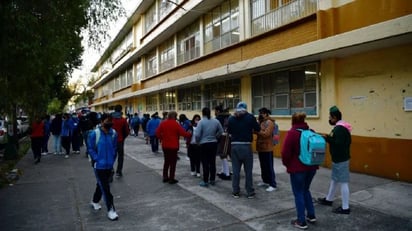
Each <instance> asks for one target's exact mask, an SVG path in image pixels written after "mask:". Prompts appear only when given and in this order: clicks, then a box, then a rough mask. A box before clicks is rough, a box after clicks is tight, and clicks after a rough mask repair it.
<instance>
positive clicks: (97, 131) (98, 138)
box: [94, 128, 116, 148]
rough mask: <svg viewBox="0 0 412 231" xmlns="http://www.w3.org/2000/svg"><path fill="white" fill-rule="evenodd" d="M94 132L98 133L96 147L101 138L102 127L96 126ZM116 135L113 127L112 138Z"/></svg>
mask: <svg viewBox="0 0 412 231" xmlns="http://www.w3.org/2000/svg"><path fill="white" fill-rule="evenodd" d="M94 132H95V133H96V143H95V146H94V147H95V148H97V144H98V143H99V140H100V128H95V129H94ZM115 136H116V131H115V130H114V129H113V135H112V139H114V137H115Z"/></svg>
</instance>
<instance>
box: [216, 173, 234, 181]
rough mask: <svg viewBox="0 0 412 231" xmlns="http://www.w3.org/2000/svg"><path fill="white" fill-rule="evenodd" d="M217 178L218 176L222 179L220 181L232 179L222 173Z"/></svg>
mask: <svg viewBox="0 0 412 231" xmlns="http://www.w3.org/2000/svg"><path fill="white" fill-rule="evenodd" d="M218 176H219V178H220V179H222V180H232V177H230V175H229V176H226V175H225V174H224V173H222V174H219V175H218Z"/></svg>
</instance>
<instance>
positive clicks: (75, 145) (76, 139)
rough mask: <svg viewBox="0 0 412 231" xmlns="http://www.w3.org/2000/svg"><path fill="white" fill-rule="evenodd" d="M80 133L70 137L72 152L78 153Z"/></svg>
mask: <svg viewBox="0 0 412 231" xmlns="http://www.w3.org/2000/svg"><path fill="white" fill-rule="evenodd" d="M80 139H81V137H80V133H77V132H75V133H73V135H72V149H73V151H80Z"/></svg>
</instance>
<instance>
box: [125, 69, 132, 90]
mask: <svg viewBox="0 0 412 231" xmlns="http://www.w3.org/2000/svg"><path fill="white" fill-rule="evenodd" d="M126 74H127V76H126V86H131V85H132V83H133V67H130V68H129V69H127V72H126Z"/></svg>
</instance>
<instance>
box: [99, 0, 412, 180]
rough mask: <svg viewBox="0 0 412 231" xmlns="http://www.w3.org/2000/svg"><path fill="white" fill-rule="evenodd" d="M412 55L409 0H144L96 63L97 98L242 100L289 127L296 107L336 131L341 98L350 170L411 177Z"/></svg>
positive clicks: (128, 105)
mask: <svg viewBox="0 0 412 231" xmlns="http://www.w3.org/2000/svg"><path fill="white" fill-rule="evenodd" d="M411 57H412V1H409V0H213V1H212V0H207V1H201V0H190V1H189V0H140V1H136V10H135V11H134V13H133V14H132V15H131V16H130V17H129V18H128V20H127V22H126V23H125V25H124V26H123V27H122V29H121V30H120V32H119V33H118V34H117V36H116V37H115V38H114V39H113V41H112V42H111V43H110V45H109V47H108V48H107V49H106V50H105V52H104V53H103V55H102V56H101V57H100V59H99V60H98V62H97V63H96V65H95V66H94V68H93V69H92V72H94V73H95V76H96V77H97V81H96V82H95V84H94V86H93V89H94V91H95V97H94V101H93V103H92V105H91V106H92V110H94V111H110V110H112V109H113V107H114V105H116V104H121V105H122V106H123V108H124V109H125V113H135V112H138V113H149V114H151V113H154V112H156V111H158V112H159V114H161V113H162V112H163V111H170V110H175V111H177V112H178V113H179V114H181V113H184V114H186V115H187V116H188V118H190V119H191V117H192V116H193V115H194V114H201V109H202V108H203V107H210V108H212V109H213V108H214V107H215V106H216V105H218V104H223V105H224V107H228V108H230V110H231V112H233V109H234V107H235V106H236V104H237V103H238V102H239V101H245V102H246V103H247V105H248V111H249V112H251V113H254V114H255V115H257V111H258V109H259V108H261V107H267V108H269V109H270V110H271V111H272V116H273V118H274V119H276V122H277V123H278V124H279V127H280V130H281V137H284V136H285V134H286V131H287V130H288V129H290V127H291V115H292V114H293V113H294V112H296V111H305V112H306V114H307V115H308V117H307V122H308V124H309V125H310V127H311V128H313V129H314V130H315V131H317V132H320V133H329V132H330V130H331V129H332V127H331V126H330V125H329V124H328V118H329V108H330V107H331V106H333V105H337V106H338V107H339V108H340V110H341V111H342V114H343V119H344V120H345V121H347V122H349V123H351V124H352V126H353V131H352V146H351V156H352V158H351V162H350V163H351V171H353V172H360V173H365V174H370V175H375V176H380V177H386V178H390V179H395V180H400V181H405V182H412V58H411ZM281 145H282V144H280V145H278V146H276V148H275V155H276V156H278V157H279V156H280V148H281ZM330 165H331V162H330V158H329V157H328V158H327V160H326V162H325V166H327V167H330Z"/></svg>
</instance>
